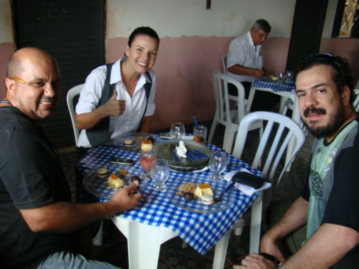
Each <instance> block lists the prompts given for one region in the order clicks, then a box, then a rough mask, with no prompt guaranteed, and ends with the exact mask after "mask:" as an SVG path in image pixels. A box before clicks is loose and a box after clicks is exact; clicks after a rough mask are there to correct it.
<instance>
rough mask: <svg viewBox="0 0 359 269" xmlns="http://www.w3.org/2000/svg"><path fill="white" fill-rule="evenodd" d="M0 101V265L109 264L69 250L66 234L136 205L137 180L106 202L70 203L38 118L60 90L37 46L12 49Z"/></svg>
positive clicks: (52, 64)
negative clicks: (88, 258)
mask: <svg viewBox="0 0 359 269" xmlns="http://www.w3.org/2000/svg"><path fill="white" fill-rule="evenodd" d="M5 85H6V89H7V91H6V97H5V99H4V100H2V101H0V126H1V129H0V148H1V151H0V242H1V243H0V264H1V267H4V268H80V267H81V268H82V267H84V268H85V267H86V268H114V267H113V266H112V265H110V264H106V263H100V262H97V261H90V260H86V259H85V258H84V257H83V256H81V255H76V254H72V253H70V252H69V241H70V232H72V231H75V230H77V229H80V228H82V227H85V226H88V225H90V224H91V223H93V222H95V221H99V220H101V219H104V218H106V217H110V216H112V215H115V214H117V213H119V212H123V211H126V210H128V209H131V208H133V207H135V206H136V204H137V203H138V201H139V200H140V199H141V197H142V195H140V194H137V193H136V192H135V191H134V189H135V188H136V187H137V185H138V184H137V182H135V183H132V184H131V185H129V186H128V187H127V188H125V189H122V190H120V191H118V192H116V193H115V195H114V196H113V197H112V198H111V200H110V201H108V202H105V203H94V204H75V203H71V200H70V191H69V187H68V184H67V181H66V178H65V175H64V172H63V170H62V166H61V163H60V160H59V158H58V154H57V150H56V149H55V148H54V146H53V144H52V143H51V142H50V141H49V140H48V139H47V137H46V135H45V134H44V132H43V130H42V129H41V127H40V126H39V124H38V121H39V120H41V119H45V118H47V117H49V116H51V114H52V113H53V112H54V109H55V107H56V105H57V103H58V100H59V98H60V95H61V91H60V71H59V67H58V65H57V62H56V60H55V59H54V58H53V57H52V56H51V55H49V54H48V53H46V52H44V51H42V50H39V49H36V48H24V49H20V50H18V51H16V52H15V53H14V54H13V55H12V56H11V58H10V60H9V62H8V66H7V78H6V79H5Z"/></svg>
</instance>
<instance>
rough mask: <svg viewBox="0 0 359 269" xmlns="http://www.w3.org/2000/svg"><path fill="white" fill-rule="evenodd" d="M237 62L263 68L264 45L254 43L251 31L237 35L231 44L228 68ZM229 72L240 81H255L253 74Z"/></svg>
mask: <svg viewBox="0 0 359 269" xmlns="http://www.w3.org/2000/svg"><path fill="white" fill-rule="evenodd" d="M236 64H239V65H241V66H244V67H251V68H259V69H262V67H263V58H262V46H261V45H257V46H256V45H254V43H253V40H252V36H251V32H250V31H249V32H248V33H246V34H243V35H241V36H239V37H236V38H235V39H233V40H232V42H231V44H230V45H229V52H228V58H227V68H228V67H231V66H233V65H236ZM227 74H228V76H230V77H232V78H234V79H236V80H237V81H239V82H242V81H254V77H253V76H249V75H236V74H233V73H231V72H229V71H228V72H227Z"/></svg>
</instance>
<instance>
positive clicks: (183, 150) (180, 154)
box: [176, 141, 187, 158]
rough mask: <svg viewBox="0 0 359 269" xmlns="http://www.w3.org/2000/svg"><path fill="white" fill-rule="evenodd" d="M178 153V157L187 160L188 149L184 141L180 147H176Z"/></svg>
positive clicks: (180, 143)
mask: <svg viewBox="0 0 359 269" xmlns="http://www.w3.org/2000/svg"><path fill="white" fill-rule="evenodd" d="M176 153H177V155H178V157H180V158H186V157H187V156H186V153H187V149H186V146H185V145H184V142H183V141H180V142H179V145H178V147H176Z"/></svg>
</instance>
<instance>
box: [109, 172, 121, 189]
mask: <svg viewBox="0 0 359 269" xmlns="http://www.w3.org/2000/svg"><path fill="white" fill-rule="evenodd" d="M107 185H108V186H109V187H110V188H111V189H119V188H121V187H123V186H125V182H124V181H123V180H121V179H119V178H118V177H117V176H116V175H115V174H112V175H110V176H109V177H108V179H107Z"/></svg>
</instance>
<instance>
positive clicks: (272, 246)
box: [260, 235, 285, 262]
mask: <svg viewBox="0 0 359 269" xmlns="http://www.w3.org/2000/svg"><path fill="white" fill-rule="evenodd" d="M260 250H261V251H260V252H265V253H268V254H271V255H272V256H274V257H276V258H277V260H278V261H280V262H285V258H284V256H283V254H282V252H281V251H280V250H279V248H278V246H277V244H276V243H275V241H273V240H272V239H271V238H269V237H267V236H266V235H264V236H263V238H262V240H261V246H260Z"/></svg>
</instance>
